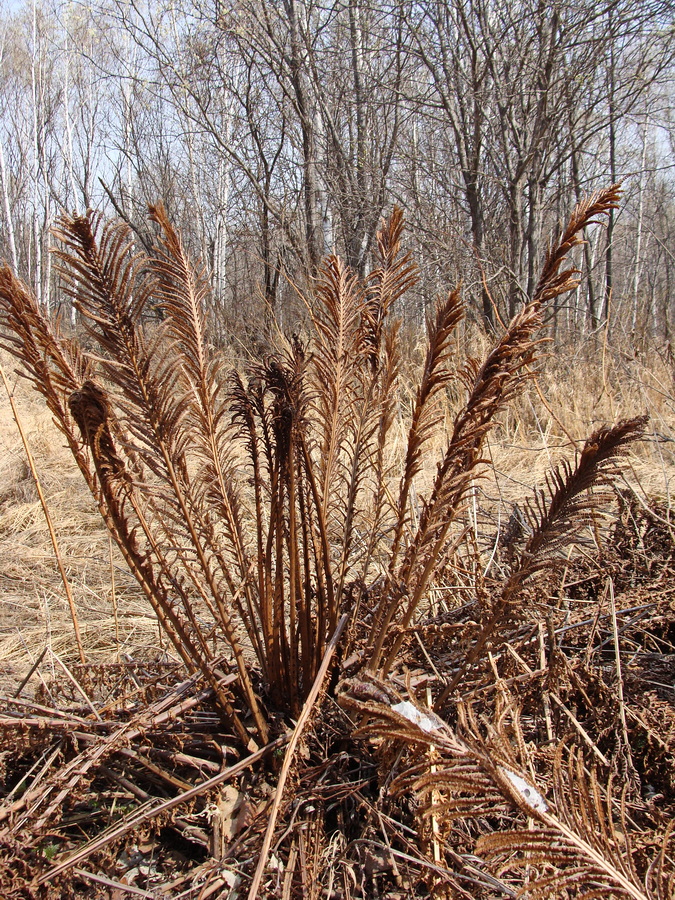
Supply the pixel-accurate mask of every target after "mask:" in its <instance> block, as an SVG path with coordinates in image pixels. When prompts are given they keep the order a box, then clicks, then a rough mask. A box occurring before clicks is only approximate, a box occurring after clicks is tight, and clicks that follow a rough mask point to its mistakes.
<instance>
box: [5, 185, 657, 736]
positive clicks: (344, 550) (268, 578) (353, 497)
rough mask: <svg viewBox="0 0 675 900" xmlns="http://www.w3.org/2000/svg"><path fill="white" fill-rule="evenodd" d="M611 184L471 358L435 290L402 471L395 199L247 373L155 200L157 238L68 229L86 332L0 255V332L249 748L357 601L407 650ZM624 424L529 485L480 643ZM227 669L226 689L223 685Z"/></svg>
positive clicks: (195, 668)
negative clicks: (501, 418) (363, 263)
mask: <svg viewBox="0 0 675 900" xmlns="http://www.w3.org/2000/svg"><path fill="white" fill-rule="evenodd" d="M617 200H618V189H617V187H612V188H610V189H608V190H605V191H602V192H600V193H598V194H596V195H594V196H593V197H591V198H589V199H588V200H587V201H585V202H583V203H582V204H580V205H579V207H578V208H577V209H576V210H575V212H574V214H573V216H572V219H571V221H570V224H569V225H568V227H567V228H566V229H565V231H564V232H563V233H562V235H561V237H560V239H559V240H558V241H557V242H556V243H555V244H554V245H553V246H552V248H551V250H550V252H549V254H548V256H547V259H546V261H545V264H544V267H543V271H542V276H541V279H540V282H539V285H538V287H537V289H536V292H535V294H534V296H533V297H532V299H531V300H530V301H529V302H528V303H527V304H525V305H524V307H523V309H522V310H521V311H520V312H519V313H518V314H517V315H516V317H515V318H514V319H513V321H512V322H511V323H510V324H509V325H508V327H507V328H506V329H505V331H504V333H503V335H502V336H501V337H500V338H499V339H498V340H497V341H496V343H495V346H494V347H493V348H492V350H491V351H490V352H489V353H488V354H487V356H486V358H485V359H484V360H483V361H482V362H480V361H477V360H469V361H468V362H467V363H466V365H465V366H464V368H463V369H462V370H461V371H459V372H458V371H457V366H456V363H455V361H454V359H453V357H452V353H451V338H452V335H453V332H454V329H455V328H456V327H457V325H458V323H459V322H460V321H461V319H462V316H463V307H462V302H461V299H460V295H459V292H457V291H453V292H451V293H450V294H449V295H448V296H447V298H446V299H444V300H443V301H441V302H439V303H438V305H437V307H436V310H435V313H434V315H433V316H432V317H431V319H430V321H429V324H428V334H427V338H428V340H427V353H426V360H425V363H424V366H423V369H422V372H421V375H420V380H419V385H418V388H417V392H416V397H415V401H414V405H413V409H412V416H411V419H410V425H409V430H408V436H407V442H406V447H405V451H404V454H403V459H402V464H401V469H400V470H399V471H397V472H395V471H392V468H391V466H392V462H391V453H390V450H389V445H390V442H391V435H392V425H393V422H394V420H395V416H396V414H397V410H398V400H397V394H396V386H397V379H398V374H399V367H400V355H401V348H400V328H399V323H398V322H397V321H396V320H395V319H394V317H393V314H392V309H393V306H394V304H395V302H396V301H397V300H398V299H399V298H400V297H401V296H402V295H403V294H404V293H405V292H406V290H408V289H409V288H410V286H411V285H412V284H413V283H414V281H415V277H416V270H415V266H414V264H413V263H412V261H411V259H410V258H409V256H408V255H406V254H402V253H401V248H400V243H401V234H402V230H403V216H402V214H401V212H400V211H399V210H395V211H394V213H393V214H392V216H391V218H390V220H389V221H388V222H387V223H386V224H384V225H383V226H382V228H381V231H380V233H379V235H378V250H379V262H378V265H377V266H376V268H375V269H374V270H373V272H372V273H371V274H370V276H369V277H368V278H366V279H365V280H364V281H361V280H359V279H358V278H357V277H356V276H355V275H354V274H353V273H352V272H350V271H349V269H347V268H346V267H345V266H344V265H343V263H342V262H341V261H340V260H339V259H337V258H330V259H328V260H327V261H326V263H325V264H324V267H323V269H322V271H321V274H320V277H319V280H318V284H317V288H316V292H315V296H314V298H313V299H312V301H311V303H310V304H309V305H310V308H311V313H312V316H311V324H312V333H311V335H310V338H309V341H308V342H307V343H306V344H303V343H302V342H300V341H299V340H298V339H293V340H292V341H290V342H289V343H288V345H287V346H286V347H285V348H282V349H281V350H279V352H277V353H273V354H270V355H269V356H267V357H265V358H263V359H260V360H259V362H258V363H257V364H256V365H254V366H253V367H251V368H250V369H249V371H248V372H246V373H245V374H242V373H241V372H234V373H224V372H223V367H222V364H221V359H220V357H219V356H218V354H217V353H216V352H215V351H214V349H213V347H212V346H211V345H210V344H209V340H208V334H207V326H206V313H205V309H206V306H207V304H206V298H207V294H208V287H207V279H206V276H205V272H204V271H203V269H202V268H200V267H199V266H194V265H193V264H192V263H191V261H190V260H189V259H188V256H187V254H186V251H185V248H184V246H183V243H182V241H181V239H180V237H179V235H178V234H177V233H176V232H175V231H174V229H173V228H172V226H171V224H170V223H169V221H168V220H167V217H166V214H165V213H164V211H163V210H162V209H161V208H155V209H153V210H151V217H152V219H153V221H154V223H155V224H156V226H157V231H158V238H157V246H156V248H155V250H154V252H153V253H152V254H146V253H141V252H138V251H137V249H136V248H135V246H134V243H133V240H132V237H131V235H130V232H129V230H128V229H127V228H126V227H125V226H123V225H120V224H117V223H112V224H104V223H103V222H102V220H101V218H100V216H98V215H96V214H88V215H86V216H81V217H69V216H64V217H63V218H62V219H61V220H60V222H59V223H58V227H57V229H56V237H57V239H58V241H59V242H60V249H59V250H58V251H57V253H56V256H57V263H58V271H59V272H60V277H61V284H62V290H63V291H64V292H66V293H67V294H68V295H69V296H70V297H71V298H72V300H73V302H74V304H75V306H76V308H77V309H78V311H79V313H80V315H81V319H82V322H83V325H84V329H85V331H86V334H85V336H84V338H83V339H82V341H81V342H78V340H76V339H75V340H73V339H69V338H66V337H64V336H63V334H62V333H61V332H60V330H59V327H58V323H57V322H55V321H52V320H49V319H48V318H47V317H46V316H45V315H44V313H43V311H42V310H41V309H40V307H39V306H38V304H37V302H36V300H35V299H34V298H33V297H32V296H31V294H30V292H29V291H28V289H27V288H26V287H25V286H24V285H23V284H22V283H21V282H20V281H18V280H17V279H16V277H15V276H14V275H13V274H12V273H11V271H10V270H9V269H8V268H6V267H5V268H3V269H2V270H1V271H0V326H1V327H2V336H1V337H0V343H1V344H2V346H4V347H5V348H6V349H8V350H9V351H10V352H11V353H13V354H14V355H15V356H16V357H17V358H18V360H19V362H20V363H21V370H22V372H23V374H24V375H26V376H27V377H28V379H29V380H30V381H31V382H32V384H33V386H34V387H35V389H36V390H37V391H39V392H40V393H41V394H42V395H43V396H44V398H45V400H46V402H47V405H48V407H49V409H50V411H51V412H52V414H53V416H54V419H55V421H56V423H57V425H58V427H59V428H60V429H61V431H62V432H63V434H64V436H65V439H66V441H67V444H68V446H69V447H70V449H71V451H72V453H73V456H74V458H75V460H76V462H77V464H78V466H79V468H80V470H81V471H82V474H83V476H84V478H85V480H86V482H87V485H88V486H89V488H90V490H91V492H92V494H93V496H94V498H95V500H96V502H97V504H98V507H99V509H100V511H101V515H102V516H103V518H104V520H105V522H106V524H107V526H108V528H109V529H110V532H111V534H112V535H113V537H114V539H115V540H116V542H117V544H118V546H119V547H120V550H121V552H122V553H123V555H124V558H125V560H126V562H127V564H128V566H129V568H130V570H131V572H132V573H133V574H134V576H135V577H136V579H137V581H138V583H139V585H140V586H141V588H142V590H143V592H144V594H145V596H146V597H147V599H148V601H149V602H150V604H151V605H152V607H153V609H154V611H155V613H156V614H157V617H158V619H159V622H160V624H161V627H162V628H163V629H164V631H165V633H166V634H167V635H168V637H169V638H170V640H171V643H172V644H173V647H174V648H175V650H176V652H177V653H178V655H179V656H180V658H181V659H182V660H183V662H184V664H185V666H186V667H187V669H188V670H189V671H190V672H201V673H202V674H203V676H204V678H205V679H206V680H207V681H208V683H209V684H210V685H211V686H212V688H213V690H214V692H215V695H216V697H217V700H218V703H219V706H220V709H221V711H222V714H223V716H224V718H225V719H226V721H227V722H228V723H229V724H230V725H231V727H232V728H233V729H234V731H235V732H236V733H237V734H238V736H239V737H240V738H241V740H242V741H243V742H244V743H245V744H247V745H251V744H253V743H257V742H261V741H263V742H264V741H267V740H268V736H269V735H268V731H269V717H268V716H267V714H266V711H265V706H267V707H271V708H275V709H285V710H288V711H289V712H291V713H292V714H294V715H297V714H298V712H299V710H300V709H301V707H302V704H303V702H304V700H305V698H306V697H307V695H308V694H309V691H310V688H311V686H312V683H313V681H314V678H315V677H316V674H317V672H318V671H319V668H320V664H321V660H322V658H323V655H324V653H325V650H326V647H327V645H328V642H329V640H330V638H331V636H332V634H333V632H334V631H335V628H336V625H337V622H338V620H339V618H340V617H341V615H342V614H344V613H345V612H347V613H349V614H350V616H351V619H352V627H351V628H350V629H349V638H348V643H350V645H351V646H350V647H349V648H348V649H349V650H350V651H351V650H359V651H360V653H361V659H362V661H363V663H364V664H367V665H368V666H369V668H370V669H371V670H372V671H380V673H382V674H384V673H385V672H386V671H387V670H388V669H389V668H390V667H391V666H392V665H393V663H394V661H395V659H396V658H397V654H398V652H399V650H400V646H401V641H402V640H403V637H402V635H403V630H404V629H405V628H406V627H407V626H408V625H409V624H410V623H411V621H412V620H413V618H414V617H415V616H416V614H417V613H418V611H419V609H420V604H422V602H423V600H424V598H425V597H426V595H427V592H428V589H429V587H430V585H431V584H432V583H433V579H434V577H435V573H436V572H437V571H438V569H439V567H440V566H442V565H443V564H444V563H445V562H446V561H447V560H448V558H449V557H450V555H451V553H452V551H453V548H454V547H456V546H457V543H458V541H459V540H461V536H462V529H461V527H459V528H458V527H457V526H458V522H459V520H460V516H461V512H462V510H463V508H464V506H465V502H466V498H467V493H468V491H469V489H470V486H471V484H472V482H473V480H474V479H475V478H476V477H477V476H478V475H479V474H480V472H481V471H482V470H483V469H484V467H485V465H486V463H485V461H484V459H483V446H484V442H485V439H486V436H487V435H488V433H489V431H490V429H491V428H492V427H493V425H494V424H495V422H496V420H497V417H498V415H499V414H500V412H501V411H502V410H503V409H504V407H505V405H506V404H508V403H509V402H510V401H511V400H512V399H513V398H514V397H515V396H516V395H517V393H518V392H519V391H520V390H521V389H522V387H523V385H524V383H525V382H526V380H527V378H528V377H530V376H529V374H528V367H529V366H530V364H531V363H532V362H533V361H534V360H535V358H536V355H537V348H538V343H539V340H540V338H539V335H538V332H539V329H540V326H541V316H542V308H543V305H544V304H545V303H546V302H548V301H549V300H550V299H551V298H552V297H555V296H557V295H558V294H560V293H562V292H565V291H568V290H570V289H571V288H573V287H575V286H576V284H577V281H576V272H575V270H574V269H572V268H569V267H567V268H566V267H565V266H566V259H567V255H568V254H569V251H570V250H571V249H572V248H573V247H574V246H575V245H576V244H578V243H580V238H579V234H580V233H581V232H582V231H583V229H584V228H585V227H586V226H588V225H589V224H590V223H591V222H595V221H598V220H599V218H601V217H602V216H603V215H604V214H605V213H606V212H607V211H608V210H609V209H612V208H614V207H615V206H616V204H617ZM458 376H459V377H460V378H461V379H462V382H463V384H464V386H465V389H466V398H467V399H466V401H465V403H464V405H463V406H462V408H461V409H460V410H459V412H458V413H457V415H456V418H455V421H454V426H453V429H452V433H451V436H450V439H449V441H448V444H447V448H446V449H445V451H444V453H443V455H442V457H441V459H440V461H439V462H438V467H437V474H436V477H435V480H434V483H433V486H432V488H431V491H430V493H429V496H428V497H427V498H426V499H424V501H423V503H422V507H421V512H420V514H419V516H417V515H412V514H411V496H412V488H413V485H414V482H415V478H416V476H417V475H418V474H419V472H420V470H421V468H422V466H423V465H426V464H427V462H428V460H427V450H428V445H429V439H430V437H431V436H432V434H434V432H435V431H436V429H437V426H438V423H439V400H440V398H441V397H442V395H443V393H444V388H445V386H446V385H447V384H448V383H449V381H450V380H451V379H453V378H456V377H458ZM622 427H623V431H621V430H616V429H610V430H607V431H606V432H599V433H598V434H597V435H596V436H595V437H594V438H593V441H594V443H593V445H592V446H593V447H594V448H595V449H593V450H592V449H590V448H589V449H588V451H584V453H585V454H586V455H585V456H584V454H582V457H581V459H580V462H579V465H578V466H577V468H576V469H575V470H574V472H572V470H571V469H570V470H569V471H568V470H564V472H563V473H562V474H560V475H554V476H553V480H552V481H551V483H550V488H551V498H550V502H549V503H547V502H545V500H544V499H543V498H540V500H539V501H535V505H534V506H533V507H532V509H531V517H532V522H533V534H532V538H531V539H530V542H529V543H528V545H527V547H526V548H525V551H524V552H523V554H522V555H521V558H520V562H519V567H518V568H517V569H516V570H514V572H513V574H512V576H511V578H510V579H509V580H508V581H507V582H506V583H505V585H504V588H503V592H502V596H501V597H499V598H497V599H496V600H495V601H494V606H493V613H492V615H493V620H494V621H493V624H492V625H491V624H489V623H488V625H487V626H485V629H486V630H485V634H484V635H483V636H482V637H481V636H479V637H478V639H477V642H476V648H477V650H476V653H478V652H480V648H481V646H482V643H483V644H484V642H485V639H486V636H487V635H488V634H489V633H491V629H492V630H494V627H496V625H497V624H498V623H499V622H500V621H501V620H502V619H504V617H505V616H507V614H510V612H511V611H512V610H513V609H514V608H515V607H516V600H517V597H518V596H519V594H520V593H521V591H522V587H523V585H524V584H525V583H526V582H528V581H529V580H531V579H532V578H533V577H534V575H535V574H536V570H537V567H540V566H541V565H542V564H543V563H542V560H544V559H546V558H548V556H549V555H550V551H551V550H552V549H553V548H554V547H556V546H560V545H561V544H562V543H564V542H565V540H566V539H567V537H566V536H567V534H568V533H571V531H570V529H571V525H572V524H573V523H572V520H575V519H577V518H578V517H579V516H580V515H581V514H582V513H583V512H584V510H586V509H587V508H588V502H589V501H587V500H586V499H583V500H580V499H579V498H580V497H581V496H582V495H583V496H584V498H585V494H584V492H585V491H587V489H588V488H590V487H591V485H592V484H593V483H594V482H595V481H596V480H597V479H598V478H599V477H602V475H603V471H604V468H605V463H606V461H607V460H609V459H610V458H611V457H612V456H613V455H614V454H615V452H616V451H617V450H618V449H619V448H620V447H621V446H623V445H624V444H625V443H626V442H627V441H628V440H631V439H633V438H635V437H636V436H637V435H638V434H639V433H640V429H641V427H642V423H641V422H639V421H635V422H631V423H626V424H625V425H624V426H622ZM575 479H576V480H575ZM575 504H576V505H575ZM393 626H396V627H393ZM481 642H482V643H481ZM470 662H471V660H469V661H468V664H470ZM233 673H234V674H236V680H235V681H234V682H233V680H232V678H227V679H225V678H224V677H223V676H224V675H225V674H227V675H231V674H233ZM225 682H227V685H228V686H227V687H225V686H224V685H225Z"/></svg>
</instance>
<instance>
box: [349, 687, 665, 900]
mask: <svg viewBox="0 0 675 900" xmlns="http://www.w3.org/2000/svg"><path fill="white" fill-rule="evenodd" d="M339 700H340V703H341V704H342V705H345V706H346V707H347V708H348V709H350V710H351V711H353V712H355V713H356V714H357V715H358V716H360V718H361V720H362V722H363V723H364V724H362V726H361V727H360V729H359V730H358V732H357V733H358V734H361V735H363V736H367V737H369V738H370V739H371V740H374V741H376V742H377V743H382V742H383V741H384V742H393V743H394V745H395V746H396V745H397V744H400V745H402V746H403V747H405V748H407V750H408V765H407V767H406V768H405V770H404V771H403V772H402V773H401V774H400V775H398V776H397V777H396V778H395V779H394V781H393V782H392V785H391V788H390V789H391V791H392V793H399V794H400V793H409V792H411V791H412V792H413V793H414V794H415V795H416V796H417V798H418V800H419V804H420V806H419V812H418V815H421V816H423V817H430V816H433V817H434V818H435V819H436V820H446V821H449V822H452V821H455V820H457V819H468V818H474V817H475V816H477V815H487V816H494V815H500V814H502V813H503V812H504V811H506V810H508V809H510V810H512V811H515V812H517V813H520V814H521V815H522V825H521V826H520V827H519V828H516V829H511V830H509V831H506V832H499V833H495V834H490V835H484V836H482V837H480V838H479V840H478V842H477V845H476V852H477V853H478V854H480V855H481V856H482V857H485V858H488V859H489V860H491V861H492V862H493V864H495V865H496V866H498V867H499V868H498V874H500V875H501V874H502V873H504V872H507V871H511V872H518V871H521V870H527V872H528V879H527V881H526V882H525V883H524V884H523V886H522V888H521V891H520V892H519V895H518V896H523V897H528V898H531V900H534V898H537V900H539V898H543V897H545V896H554V895H555V894H551V893H550V892H551V891H556V890H561V889H564V890H566V891H570V892H571V891H574V894H573V896H575V897H576V898H584V900H591V898H592V897H596V896H597V895H598V894H597V892H598V891H599V890H602V891H603V892H604V895H605V896H606V895H607V893H609V895H610V896H615V897H617V898H618V897H629V898H632V900H650V898H657V897H659V894H658V893H653V892H652V890H651V888H650V881H652V880H653V879H652V874H651V873H652V872H653V871H654V869H655V868H656V867H658V868H659V878H660V879H661V881H660V886H659V888H658V890H661V888H662V887H663V886H665V884H666V882H665V880H663V878H662V873H663V858H664V857H665V852H666V850H665V848H666V846H667V844H668V843H669V841H670V839H671V837H672V829H671V828H669V829H667V830H666V832H665V834H664V838H663V845H662V851H661V853H660V854H659V855H658V856H657V857H656V858H655V859H654V860H653V862H652V864H651V865H649V866H648V867H647V871H646V873H645V877H644V878H641V877H640V875H639V873H638V872H637V868H636V864H635V859H634V854H633V852H632V848H631V845H630V841H629V837H628V824H627V821H626V818H625V813H624V809H623V804H620V805H619V813H618V817H617V814H616V812H615V804H614V802H613V791H612V782H611V779H610V781H609V783H608V785H607V786H602V785H601V784H600V783H599V781H598V779H597V775H596V772H595V770H591V772H590V775H587V774H586V768H585V765H584V760H583V756H582V754H581V752H580V750H579V749H578V748H576V747H574V746H572V747H570V748H567V747H566V745H565V743H564V742H563V743H561V744H560V745H559V746H558V748H557V750H556V757H555V762H554V767H553V773H552V783H553V800H549V799H546V798H545V794H546V791H545V790H543V789H542V788H540V787H539V786H538V785H537V784H536V783H535V782H534V781H533V777H532V774H531V773H530V772H529V770H528V769H527V767H526V759H525V758H524V754H526V750H525V749H524V742H523V739H522V733H521V732H520V727H519V724H518V712H517V709H515V707H514V706H513V704H512V701H511V700H510V698H508V696H506V697H504V698H503V700H502V701H501V702H502V707H501V709H500V708H498V709H497V713H496V716H495V718H494V719H493V723H483V726H482V727H481V726H480V725H479V724H478V722H477V720H476V718H475V717H474V715H473V713H472V711H471V708H470V707H467V706H465V705H460V706H459V707H458V712H459V721H458V727H457V731H456V732H455V731H453V730H452V729H451V728H450V727H449V726H448V725H447V724H446V723H444V722H443V721H442V720H440V719H439V718H438V717H437V716H436V715H435V714H434V713H433V712H431V711H430V710H424V709H421V708H419V707H417V706H416V705H415V704H413V703H411V702H410V700H407V701H404V700H403V699H402V698H401V697H400V695H399V694H398V693H397V692H396V691H393V689H392V688H391V686H390V685H387V684H386V683H384V682H381V681H379V680H378V679H375V678H373V677H372V676H371V678H370V679H369V681H367V682H361V681H348V682H345V683H344V685H343V691H342V693H341V694H340V695H339ZM509 735H512V737H509ZM429 747H433V751H434V764H433V771H432V770H431V769H430V765H429V759H428V755H427V754H428V748H429ZM528 820H529V822H530V823H532V822H533V823H534V827H533V826H532V825H530V826H529V827H528ZM537 869H539V870H540V874H537ZM547 891H548V892H549V893H546V892H547Z"/></svg>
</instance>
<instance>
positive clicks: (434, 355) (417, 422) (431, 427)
mask: <svg viewBox="0 0 675 900" xmlns="http://www.w3.org/2000/svg"><path fill="white" fill-rule="evenodd" d="M463 317H464V306H463V303H462V301H461V298H460V293H459V290H458V289H455V290H454V291H452V292H451V293H450V294H449V295H448V296H447V298H446V299H445V301H443V302H440V303H438V304H437V306H436V314H435V316H434V318H433V319H430V320H429V321H428V322H427V354H426V359H425V361H424V368H423V370H422V377H421V380H420V384H419V387H418V388H417V395H416V397H415V406H414V408H413V414H412V420H411V423H410V428H409V430H408V442H407V447H406V455H405V463H404V468H403V475H402V477H401V485H400V488H399V494H398V510H397V518H396V526H395V531H394V539H393V543H392V550H391V560H390V569H392V570H393V568H394V567H395V565H396V561H397V558H398V548H399V543H400V540H401V536H402V533H403V528H404V525H405V519H406V508H407V505H408V497H409V493H410V487H411V485H412V482H413V479H414V478H415V476H416V475H417V474H418V473H419V471H420V469H421V467H422V453H423V449H424V445H425V444H426V442H427V441H428V440H429V438H430V437H431V436H432V434H434V432H435V431H436V428H437V427H438V424H439V422H440V421H441V416H440V413H439V410H438V407H437V406H436V405H435V403H434V401H435V400H436V399H437V397H438V395H439V394H440V393H441V392H442V390H443V389H444V388H445V386H446V385H447V384H448V383H449V382H450V381H452V379H453V378H454V377H455V370H454V368H453V367H452V365H451V345H450V342H451V338H452V335H453V334H454V331H455V328H456V327H457V325H458V324H459V323H460V322H461V320H462V319H463Z"/></svg>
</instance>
